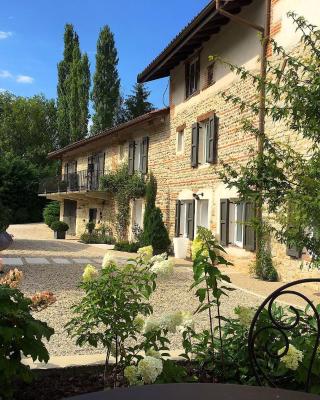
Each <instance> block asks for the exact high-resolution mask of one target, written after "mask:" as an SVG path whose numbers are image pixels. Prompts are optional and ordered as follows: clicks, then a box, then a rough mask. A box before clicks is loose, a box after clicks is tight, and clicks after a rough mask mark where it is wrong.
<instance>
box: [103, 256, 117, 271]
mask: <svg viewBox="0 0 320 400" xmlns="http://www.w3.org/2000/svg"><path fill="white" fill-rule="evenodd" d="M111 264H116V261H115V259H114V258H113V256H112V254H110V253H106V254H105V255H104V257H103V261H102V268H107V267H109V265H111Z"/></svg>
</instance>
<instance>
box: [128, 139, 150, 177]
mask: <svg viewBox="0 0 320 400" xmlns="http://www.w3.org/2000/svg"><path fill="white" fill-rule="evenodd" d="M148 152H149V138H148V137H147V136H146V137H144V138H142V139H138V140H132V141H130V142H129V157H128V166H129V174H130V175H132V174H133V173H134V172H135V171H139V172H141V173H143V174H146V173H147V172H148Z"/></svg>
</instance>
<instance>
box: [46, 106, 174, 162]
mask: <svg viewBox="0 0 320 400" xmlns="http://www.w3.org/2000/svg"><path fill="white" fill-rule="evenodd" d="M169 110H170V109H169V108H168V107H167V108H162V109H161V110H155V111H151V112H149V113H147V114H144V115H141V116H140V117H138V118H135V119H132V120H131V121H128V122H125V123H123V124H120V125H117V126H115V127H114V128H110V129H107V130H105V131H102V132H101V133H99V134H97V135H95V136H91V137H88V138H86V139H82V140H79V141H78V142H75V143H71V144H69V145H68V146H65V147H63V148H61V149H59V150H55V151H52V152H51V153H49V154H48V158H49V159H61V158H62V157H63V156H64V155H65V154H67V153H71V152H72V153H73V152H74V151H77V150H78V149H82V148H83V147H86V146H90V145H94V144H95V143H98V142H99V141H101V140H103V139H105V138H107V137H108V136H110V137H112V136H114V135H116V134H118V133H120V132H123V131H127V132H128V130H129V129H130V128H133V127H135V126H136V125H139V124H143V123H145V122H149V121H153V120H155V119H157V118H159V117H164V116H165V115H167V114H168V113H169Z"/></svg>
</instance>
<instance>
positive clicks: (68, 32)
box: [57, 24, 75, 147]
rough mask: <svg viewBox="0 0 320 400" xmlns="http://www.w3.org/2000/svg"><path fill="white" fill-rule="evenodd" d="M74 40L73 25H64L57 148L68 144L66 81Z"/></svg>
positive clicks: (60, 64) (59, 78) (59, 74)
mask: <svg viewBox="0 0 320 400" xmlns="http://www.w3.org/2000/svg"><path fill="white" fill-rule="evenodd" d="M74 39H75V32H74V29H73V25H71V24H66V26H65V30H64V52H63V60H62V61H60V63H59V64H58V85H57V95H58V98H57V126H58V137H59V138H58V142H59V147H63V146H66V145H67V144H68V143H69V142H70V139H69V138H70V124H69V112H68V99H67V95H68V88H67V80H68V77H69V74H70V69H71V64H72V57H73V47H74Z"/></svg>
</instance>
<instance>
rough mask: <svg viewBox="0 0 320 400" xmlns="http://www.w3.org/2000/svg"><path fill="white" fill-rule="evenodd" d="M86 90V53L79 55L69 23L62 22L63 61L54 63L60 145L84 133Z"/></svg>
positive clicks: (86, 115)
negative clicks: (55, 65)
mask: <svg viewBox="0 0 320 400" xmlns="http://www.w3.org/2000/svg"><path fill="white" fill-rule="evenodd" d="M89 90H90V66H89V60H88V56H87V54H83V55H81V51H80V44H79V37H78V35H77V33H76V32H75V31H74V28H73V26H72V25H71V24H66V26H65V33H64V52H63V60H62V61H61V62H60V63H59V64H58V87H57V91H58V100H57V108H58V111H57V124H58V135H59V146H60V147H63V146H66V145H67V144H69V143H70V142H72V141H75V140H79V139H82V138H84V137H85V136H86V134H87V132H88V119H89V111H88V105H89Z"/></svg>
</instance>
